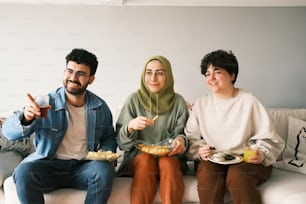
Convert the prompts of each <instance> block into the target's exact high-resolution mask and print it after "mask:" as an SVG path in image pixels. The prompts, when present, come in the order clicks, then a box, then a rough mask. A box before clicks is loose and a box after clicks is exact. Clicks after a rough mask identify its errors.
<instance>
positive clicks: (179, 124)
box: [116, 56, 188, 204]
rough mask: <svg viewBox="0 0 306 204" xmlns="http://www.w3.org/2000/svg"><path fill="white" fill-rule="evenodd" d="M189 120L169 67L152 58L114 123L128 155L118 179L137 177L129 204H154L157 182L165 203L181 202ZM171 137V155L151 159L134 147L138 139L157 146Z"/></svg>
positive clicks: (159, 57)
mask: <svg viewBox="0 0 306 204" xmlns="http://www.w3.org/2000/svg"><path fill="white" fill-rule="evenodd" d="M153 118H155V119H156V118H157V119H156V120H155V119H154V120H153ZM187 118H188V109H187V106H186V102H185V100H184V98H183V97H182V96H181V95H179V94H177V93H175V92H174V80H173V75H172V70H171V64H170V62H169V61H168V60H167V59H166V58H165V57H163V56H153V57H151V58H149V59H148V60H147V62H146V63H145V65H144V69H143V72H142V75H141V84H140V89H139V90H137V92H135V93H132V94H131V95H130V96H129V97H128V98H127V100H126V102H125V104H124V106H123V108H122V110H121V113H120V115H119V118H118V121H117V124H116V130H117V142H118V145H119V147H120V149H122V150H123V151H125V152H124V158H123V161H122V163H121V166H120V168H119V170H118V175H119V176H132V177H133V182H132V186H131V196H130V203H132V204H144V203H146V204H147V203H152V202H153V200H154V197H155V194H156V191H157V181H158V179H159V180H160V182H159V183H160V197H161V201H162V203H164V204H171V203H172V204H178V203H182V199H183V192H184V183H183V171H184V168H185V159H184V157H183V154H184V152H185V150H186V147H187V139H186V137H185V135H184V132H183V131H184V127H185V124H186V121H187ZM167 138H171V139H173V140H172V141H173V142H172V147H173V149H172V151H171V152H170V153H169V154H168V155H167V156H155V155H151V154H147V153H144V152H141V151H139V150H138V149H137V148H136V146H135V145H136V140H142V141H144V142H145V143H150V144H156V143H158V142H160V141H162V140H165V139H167Z"/></svg>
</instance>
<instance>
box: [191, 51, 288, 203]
mask: <svg viewBox="0 0 306 204" xmlns="http://www.w3.org/2000/svg"><path fill="white" fill-rule="evenodd" d="M201 74H203V75H204V76H205V81H206V84H207V86H208V87H209V88H210V89H211V91H212V92H211V93H209V94H207V95H206V96H204V97H201V98H199V99H197V101H196V102H195V103H194V106H193V109H192V113H191V115H190V117H189V119H188V121H187V124H186V128H185V134H186V136H187V138H188V141H189V148H188V151H187V152H186V155H187V157H189V158H190V159H193V160H196V161H197V164H198V165H196V166H197V169H196V175H197V180H198V195H199V198H200V203H201V204H204V203H210V204H215V203H224V194H225V191H226V188H227V189H228V191H229V192H230V194H231V198H232V200H233V202H234V203H235V204H237V203H252V204H253V203H254V204H255V203H256V204H258V203H262V201H261V196H260V193H259V191H258V190H257V186H258V185H260V184H262V183H263V182H265V181H266V180H267V179H268V178H269V177H270V175H271V172H272V164H273V163H274V162H275V161H276V159H277V157H278V156H279V154H280V153H281V152H282V150H283V148H284V141H283V140H282V138H281V137H280V136H279V135H278V134H277V133H276V131H275V128H274V126H273V124H272V121H271V120H270V117H269V115H268V113H267V111H266V109H265V107H264V106H263V105H262V104H261V102H260V101H259V100H258V99H257V98H256V97H255V96H253V95H252V94H251V93H249V92H247V91H245V90H243V89H240V88H237V87H235V86H234V84H235V82H236V79H237V76H238V61H237V59H236V57H235V55H234V54H233V53H232V52H231V51H229V52H227V51H224V50H216V51H213V52H211V53H208V54H207V55H206V56H204V58H203V59H202V63H201ZM250 143H252V144H253V147H255V148H256V150H255V155H254V156H251V157H250V158H249V159H248V163H247V162H244V161H243V159H242V157H240V156H239V155H242V154H243V147H244V145H246V144H250ZM223 154H224V155H232V156H233V157H223V158H220V157H221V156H222V155H223Z"/></svg>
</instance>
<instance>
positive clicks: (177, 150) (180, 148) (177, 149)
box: [169, 136, 186, 156]
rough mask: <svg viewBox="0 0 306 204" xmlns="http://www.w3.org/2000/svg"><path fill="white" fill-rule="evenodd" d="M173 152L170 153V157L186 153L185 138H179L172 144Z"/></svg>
mask: <svg viewBox="0 0 306 204" xmlns="http://www.w3.org/2000/svg"><path fill="white" fill-rule="evenodd" d="M172 147H173V149H172V151H171V152H170V153H169V156H172V155H175V154H182V153H184V152H185V150H186V147H185V139H184V138H183V137H180V136H179V137H177V138H175V139H174V140H173V142H172Z"/></svg>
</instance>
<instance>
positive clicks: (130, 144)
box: [116, 93, 188, 175]
mask: <svg viewBox="0 0 306 204" xmlns="http://www.w3.org/2000/svg"><path fill="white" fill-rule="evenodd" d="M174 101H175V102H174V105H173V107H172V109H170V110H169V111H167V112H165V113H163V114H161V115H159V117H158V119H157V121H156V122H155V123H154V125H153V126H147V127H146V128H145V129H144V130H137V131H134V133H133V134H131V135H130V134H129V133H128V131H127V125H128V123H129V121H130V120H131V119H133V118H136V117H137V116H145V117H149V118H153V117H154V115H151V114H150V112H149V111H147V110H145V109H144V108H143V107H142V106H141V105H140V102H139V100H138V97H137V94H136V93H133V94H131V95H130V96H129V97H128V99H127V101H126V103H125V104H124V106H123V107H122V109H121V112H120V115H119V118H118V120H117V123H116V132H117V143H118V146H119V148H120V149H121V150H123V151H124V156H123V161H122V163H121V166H120V167H119V170H118V172H117V174H118V175H122V174H123V173H124V170H125V167H126V165H127V163H128V161H129V160H130V159H132V158H133V157H134V156H135V155H137V154H138V153H139V151H138V150H137V149H136V147H135V141H136V140H143V141H145V142H148V143H157V142H160V141H162V140H164V139H166V138H176V137H178V136H181V137H183V138H184V139H185V146H186V147H187V139H186V137H185V134H184V127H185V124H186V121H187V119H188V109H187V106H186V102H185V100H184V98H183V97H182V96H181V95H179V94H175V98H174Z"/></svg>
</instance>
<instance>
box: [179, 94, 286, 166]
mask: <svg viewBox="0 0 306 204" xmlns="http://www.w3.org/2000/svg"><path fill="white" fill-rule="evenodd" d="M185 134H186V136H187V138H188V141H189V148H188V151H187V154H186V155H187V157H188V158H189V159H192V160H197V159H199V154H198V148H199V146H200V145H202V144H209V145H211V146H214V147H215V148H216V150H217V151H219V150H229V151H231V152H233V153H237V154H242V150H243V145H244V144H245V143H248V142H250V141H253V142H256V145H257V146H258V147H259V149H260V150H261V152H262V153H263V155H264V160H263V164H264V165H265V166H269V165H271V164H273V163H274V162H275V161H276V159H277V157H278V156H279V154H280V153H281V152H282V150H283V148H284V141H283V139H282V138H281V137H280V136H279V135H278V134H277V132H276V131H275V128H274V125H273V124H272V121H271V119H270V117H269V115H268V113H267V111H266V109H265V108H264V106H263V105H262V104H261V102H260V101H259V100H258V99H257V98H256V97H254V96H253V95H252V94H251V93H249V92H247V91H244V90H241V89H240V90H239V93H238V95H237V96H236V97H234V98H231V99H220V98H217V97H216V96H215V95H214V94H213V93H210V94H208V95H207V96H204V97H201V98H199V99H197V100H196V102H195V104H194V107H193V109H192V113H191V115H190V117H189V119H188V121H187V125H186V128H185Z"/></svg>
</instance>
